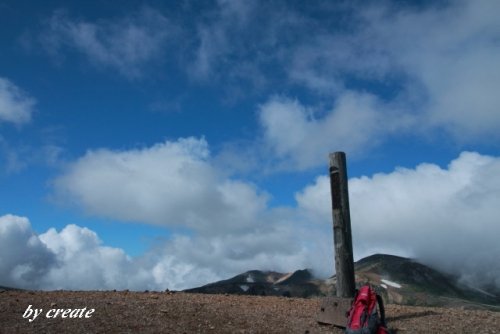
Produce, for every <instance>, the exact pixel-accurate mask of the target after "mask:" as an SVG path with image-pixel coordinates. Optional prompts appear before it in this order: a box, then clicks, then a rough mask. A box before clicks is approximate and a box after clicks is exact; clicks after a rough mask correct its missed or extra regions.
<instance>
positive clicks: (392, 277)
mask: <svg viewBox="0 0 500 334" xmlns="http://www.w3.org/2000/svg"><path fill="white" fill-rule="evenodd" d="M355 272H356V284H357V285H358V286H360V285H363V284H366V283H369V284H371V285H372V286H373V287H374V288H375V289H376V290H377V291H378V293H380V294H381V295H382V296H383V297H384V300H385V301H386V303H393V304H400V305H419V306H443V307H449V306H452V307H462V308H474V309H492V310H498V311H500V292H499V291H495V290H493V291H488V292H487V291H482V290H480V289H474V288H471V287H468V286H465V285H463V284H460V283H459V282H458V280H457V278H456V277H453V276H450V275H447V274H444V273H442V272H440V271H438V270H436V269H433V268H430V267H428V266H425V265H423V264H421V263H419V262H417V261H415V260H412V259H408V258H403V257H399V256H393V255H384V254H376V255H372V256H369V257H366V258H364V259H361V260H359V261H358V262H356V263H355ZM335 283H336V279H335V276H333V277H332V278H329V279H326V280H321V279H317V278H314V277H313V275H312V273H311V272H310V271H309V270H307V269H304V270H298V271H296V272H293V273H287V274H283V273H277V272H272V271H258V270H252V271H248V272H245V273H242V274H240V275H237V276H235V277H232V278H230V279H227V280H223V281H218V282H214V283H210V284H207V285H205V286H202V287H198V288H194V289H189V290H186V292H197V293H212V294H213V293H215V294H238V295H266V296H288V297H304V298H306V297H314V296H327V295H332V294H335Z"/></svg>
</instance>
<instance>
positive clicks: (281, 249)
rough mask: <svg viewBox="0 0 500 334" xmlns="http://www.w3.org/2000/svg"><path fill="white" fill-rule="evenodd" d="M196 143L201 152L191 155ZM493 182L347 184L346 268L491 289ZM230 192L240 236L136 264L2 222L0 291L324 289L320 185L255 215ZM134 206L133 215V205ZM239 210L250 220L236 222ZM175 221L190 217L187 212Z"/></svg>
mask: <svg viewBox="0 0 500 334" xmlns="http://www.w3.org/2000/svg"><path fill="white" fill-rule="evenodd" d="M195 143H198V144H200V141H197V140H194V142H192V143H191V144H195ZM171 145H174V146H175V145H179V143H171ZM202 146H203V145H202ZM177 148H180V147H177ZM145 152H147V150H146V151H145ZM108 153H109V152H108ZM121 158H122V160H123V156H121ZM125 160H126V159H125ZM95 166H96V165H89V166H88V167H89V168H94V167H95ZM122 168H123V166H122ZM118 170H119V169H117V171H118ZM148 172H149V170H148V169H144V170H143V173H144V174H147V173H148ZM499 174H500V158H497V157H489V156H484V155H480V154H478V153H471V152H464V153H462V154H461V155H460V156H459V157H458V158H457V159H455V160H453V161H451V162H450V164H449V166H448V167H447V168H440V167H439V166H436V165H433V164H425V163H424V164H420V165H418V166H417V167H416V168H414V169H403V168H398V169H396V170H395V171H394V172H392V173H388V174H375V175H373V176H371V177H360V178H352V179H350V180H349V182H350V183H349V188H350V200H351V201H350V205H351V219H352V228H353V237H354V240H353V241H354V248H355V257H356V258H358V259H359V258H361V257H363V256H367V255H370V254H373V253H375V252H389V253H392V254H399V255H403V256H415V257H417V258H419V259H421V260H422V261H423V262H424V263H428V264H431V265H435V266H437V267H438V268H442V269H445V270H448V271H450V272H452V273H456V274H460V275H462V278H464V279H465V280H467V281H468V282H472V283H475V284H483V283H484V284H487V283H494V284H496V285H497V286H500V281H499V280H498V277H500V267H499V266H498V261H497V254H499V253H500V248H499V247H500V246H499V245H498V242H497V240H496V239H497V236H498V235H499V233H500V230H499V229H500V226H499V225H498V219H497V217H498V216H499V214H500V212H499V209H498V205H497V203H498V201H499V200H500V182H499V181H498V180H500V178H499V177H498V176H499ZM153 175H154V171H153ZM133 179H135V180H140V179H141V176H140V175H139V174H137V175H134V177H133ZM87 181H89V180H88V179H87ZM193 181H196V179H193ZM89 182H90V181H89ZM123 182H126V181H125V179H123ZM158 182H159V183H161V182H162V180H158ZM93 184H94V185H96V183H93ZM230 188H231V189H227V191H228V192H227V195H228V196H230V197H231V200H230V201H232V202H237V201H238V200H239V199H245V200H243V201H242V203H243V204H244V205H243V206H240V205H239V204H234V203H233V204H227V205H233V206H234V207H237V208H239V209H241V213H240V214H238V211H237V210H232V211H231V210H230V212H231V215H224V216H223V218H224V217H225V218H226V219H229V220H230V221H231V223H232V224H234V225H239V224H242V226H239V228H237V227H235V226H232V227H231V228H226V226H228V222H227V221H226V222H223V224H221V222H219V221H211V222H207V223H206V224H208V226H211V228H212V231H210V232H209V233H207V232H206V230H205V227H203V228H201V229H200V228H198V227H197V226H194V225H186V227H187V233H177V232H175V230H174V231H173V234H172V235H171V237H170V238H169V239H168V240H167V241H166V242H165V243H163V244H162V245H159V246H158V247H155V248H153V249H151V250H150V251H148V252H147V253H145V254H144V255H141V256H140V257H138V258H131V257H129V256H127V254H126V253H125V252H124V251H123V250H122V249H119V248H112V247H107V246H105V245H102V242H101V241H100V240H99V237H98V236H97V235H96V233H95V232H93V231H91V230H89V229H87V228H82V227H78V226H75V225H68V226H66V227H65V228H64V229H63V230H62V231H59V232H58V231H56V230H54V229H49V230H48V231H47V232H45V233H43V234H41V235H39V236H37V235H36V234H35V233H34V232H33V231H32V230H31V226H30V223H29V221H28V220H27V219H26V218H22V217H16V216H12V215H7V216H3V217H0V251H1V252H0V260H1V261H0V277H1V278H2V279H1V281H0V285H16V286H22V287H28V288H29V287H31V288H33V287H34V288H43V289H59V288H66V289H134V290H142V289H150V290H151V289H156V290H163V289H165V288H170V289H182V288H188V287H193V286H198V285H201V284H205V283H208V282H211V281H214V280H218V279H223V278H228V277H230V276H231V275H235V274H238V273H240V272H243V271H246V270H250V269H262V270H266V269H267V270H278V271H283V272H287V271H292V270H296V269H299V268H312V269H314V270H315V271H316V273H318V274H319V275H321V276H323V277H326V276H327V275H329V274H331V273H332V269H333V259H332V258H333V236H332V230H331V225H332V223H331V211H330V210H331V203H330V193H329V181H328V178H327V177H326V176H319V177H318V178H317V179H316V181H315V182H314V184H311V185H309V186H308V187H306V188H304V189H303V190H302V191H301V192H299V193H297V194H296V200H297V205H296V207H288V208H286V207H284V208H269V207H268V206H266V205H264V204H258V205H257V206H252V203H253V202H252V200H249V201H247V200H248V199H251V198H252V197H255V196H256V195H255V193H252V190H251V189H252V188H251V187H248V186H247V185H245V184H239V183H234V184H233V183H230ZM114 190H115V194H119V193H121V192H123V189H121V188H120V187H118V188H114ZM95 191H96V192H97V193H99V192H100V191H101V190H100V189H96V190H95ZM153 191H154V188H153ZM248 192H250V195H249V194H247V193H248ZM131 193H132V194H133V192H131ZM88 195H89V196H91V194H88ZM231 195H232V196H231ZM99 196H100V195H99V194H98V197H99ZM101 198H102V197H101ZM131 199H132V200H131V202H130V203H133V202H134V200H133V199H134V195H132V196H131ZM257 199H258V197H257ZM166 200H167V201H168V197H167V198H166ZM104 201H105V202H106V203H104V204H103V205H113V203H112V202H110V199H107V200H106V199H105V198H104ZM132 205H133V204H132ZM186 205H187V204H186ZM246 205H249V208H248V209H247V211H244V210H243V209H244V206H246ZM253 205H255V204H253ZM134 208H135V209H136V210H138V211H139V212H138V213H136V216H137V217H139V215H140V214H141V213H142V214H143V215H144V217H145V219H147V218H148V217H150V216H149V215H148V214H147V212H146V211H147V210H146V209H144V208H141V207H137V206H135V207H134ZM229 208H230V206H229ZM179 210H187V212H192V211H193V210H194V212H197V211H196V210H198V209H196V208H194V205H192V206H190V207H188V206H186V207H179ZM203 210H205V209H202V211H203ZM110 212H113V211H110ZM108 214H109V213H108ZM167 215H168V212H167ZM178 215H179V216H182V215H183V214H178ZM109 217H112V218H114V219H120V217H117V216H109ZM166 218H168V216H166ZM210 219H218V217H217V216H215V218H214V216H211V217H210ZM166 221H168V219H166ZM248 221H251V223H248ZM145 222H147V221H145Z"/></svg>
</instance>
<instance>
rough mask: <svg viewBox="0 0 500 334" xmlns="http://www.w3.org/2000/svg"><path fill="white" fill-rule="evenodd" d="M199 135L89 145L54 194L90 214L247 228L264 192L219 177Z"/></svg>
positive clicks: (207, 229) (210, 228)
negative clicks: (144, 143)
mask: <svg viewBox="0 0 500 334" xmlns="http://www.w3.org/2000/svg"><path fill="white" fill-rule="evenodd" d="M208 160H209V151H208V145H207V143H206V142H205V140H203V139H195V138H187V139H179V140H178V141H175V142H170V141H166V142H165V143H162V144H157V145H154V146H152V147H150V148H144V149H137V150H130V151H122V152H119V151H109V150H105V149H103V150H98V151H89V152H87V154H86V155H85V156H83V157H82V158H80V159H78V160H77V161H76V162H74V163H72V164H70V165H69V166H68V168H67V169H66V172H65V173H64V174H63V175H61V176H60V177H59V178H57V179H56V180H55V181H54V186H55V190H56V196H57V197H58V198H59V199H67V198H69V199H70V200H72V201H73V202H74V203H75V204H77V205H78V206H80V207H82V208H83V209H84V210H85V211H86V212H88V213H90V214H94V215H99V216H104V217H109V218H113V219H119V220H123V221H138V222H145V223H149V224H156V225H163V226H170V227H176V226H177V227H179V226H183V227H188V228H192V229H195V230H197V231H203V232H204V233H209V234H210V233H214V232H220V231H221V230H223V229H224V230H229V231H230V230H237V229H245V228H248V227H249V226H250V225H252V224H253V223H254V220H255V219H257V218H258V213H259V212H260V211H261V210H262V209H263V208H265V206H266V202H267V195H266V194H263V193H259V192H258V191H257V189H256V188H255V187H254V186H253V185H251V184H248V183H243V182H241V181H237V180H231V179H226V178H223V177H222V176H221V175H219V173H218V171H217V170H216V169H214V168H213V167H212V166H211V164H210V162H209V161H208Z"/></svg>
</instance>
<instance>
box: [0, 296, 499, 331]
mask: <svg viewBox="0 0 500 334" xmlns="http://www.w3.org/2000/svg"><path fill="white" fill-rule="evenodd" d="M29 305H31V308H32V309H42V311H41V312H40V315H39V316H38V317H37V318H35V319H34V320H33V321H32V322H30V321H29V319H28V318H23V314H25V313H26V315H27V312H26V309H27V308H28V306H29ZM319 305H320V299H300V298H284V297H257V296H235V295H203V294H188V293H172V292H126V291H124V292H71V291H54V292H33V291H1V292H0V333H9V334H10V333H302V334H304V333H342V329H340V328H334V327H331V326H325V325H319V324H318V323H317V322H316V315H317V313H318V311H319ZM83 308H85V310H82V309H83ZM51 309H54V310H56V311H52V312H50V313H49V316H52V315H54V314H55V313H56V312H57V310H58V309H61V310H67V309H71V310H72V311H74V312H71V311H67V313H66V314H67V315H71V314H73V316H76V318H64V319H63V318H61V317H60V314H59V315H58V317H57V318H55V319H54V318H47V317H46V316H47V312H48V311H49V310H51ZM77 309H79V310H82V311H76V310H77ZM91 309H95V311H94V312H93V313H88V314H87V313H86V312H88V311H89V310H91ZM61 312H63V311H61ZM33 313H34V311H33ZM85 314H87V315H88V316H89V318H85ZM386 315H387V318H388V319H387V320H388V323H389V327H390V328H392V330H393V333H445V332H447V333H500V312H491V311H473V310H462V309H442V308H423V307H410V306H397V305H387V306H386ZM80 317H81V318H80ZM31 319H33V315H31Z"/></svg>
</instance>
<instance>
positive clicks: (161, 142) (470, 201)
mask: <svg viewBox="0 0 500 334" xmlns="http://www.w3.org/2000/svg"><path fill="white" fill-rule="evenodd" d="M499 9H500V8H498V4H496V3H495V2H494V1H475V2H467V1H440V2H434V1H433V2H426V1H418V2H411V1H407V2H401V1H382V2H375V1H373V2H362V1H359V2H357V1H354V2H351V1H349V2H347V1H346V2H328V1H326V2H322V1H317V2H314V3H309V2H307V3H305V2H301V1H287V2H284V1H272V2H267V1H265V2H261V1H253V2H246V1H223V0H221V1H206V2H197V1H178V2H173V1H172V2H161V1H145V2H135V1H134V2H132V1H128V2H121V3H120V6H117V5H116V3H113V2H102V1H85V2H83V1H82V2H68V1H45V2H43V3H41V2H35V1H1V0H0V43H1V52H0V241H2V243H1V244H2V246H0V250H1V252H0V259H2V260H3V262H1V263H2V264H0V273H2V275H1V276H2V277H4V278H3V281H0V285H16V286H21V287H28V288H42V289H58V288H73V289H114V288H130V289H145V288H149V289H165V288H167V287H169V288H176V289H177V288H187V287H193V286H195V285H199V284H204V283H208V282H210V281H212V280H215V279H221V278H226V277H228V276H230V275H234V274H237V273H239V272H242V271H246V270H250V269H271V270H278V271H291V270H295V269H299V268H305V267H308V268H312V269H313V270H314V271H315V272H316V273H317V274H318V275H320V276H327V275H330V274H331V273H332V271H333V268H332V266H333V265H332V261H333V260H332V256H333V254H332V238H333V237H332V235H331V217H330V213H329V207H330V204H329V193H328V189H327V183H328V180H327V179H326V177H325V175H326V173H325V172H326V170H327V165H326V164H327V156H328V153H329V152H334V151H345V152H346V153H347V155H348V173H349V177H350V178H351V179H350V184H351V194H350V197H351V209H352V213H351V216H352V220H353V230H354V244H355V246H354V247H355V257H356V258H360V257H362V256H366V255H369V254H371V253H374V252H392V253H395V254H399V255H404V256H414V257H417V258H419V259H421V260H422V261H424V262H426V263H429V264H432V265H436V266H440V267H442V268H443V269H445V270H448V271H450V272H453V273H456V274H458V275H460V276H461V277H462V278H463V279H464V280H465V281H467V282H469V283H471V282H472V283H474V284H477V285H481V284H486V283H494V284H499V285H500V282H499V281H498V277H500V275H499V274H500V267H499V266H498V263H497V261H496V260H495V259H496V258H497V256H492V255H488V254H492V253H493V254H496V255H498V254H500V248H499V246H498V245H497V242H496V241H495V240H494V238H492V232H500V226H499V221H498V218H497V217H498V216H499V214H500V212H499V209H498V208H497V207H499V206H498V202H499V200H500V184H499V176H500V144H499V143H500V141H499V139H500V135H499V133H500V97H499V96H500V95H499V94H498V87H500V43H499V40H500V24H499V23H498V19H497V17H496V15H495V13H498V10H499ZM471 221H473V222H474V224H475V226H476V228H475V229H474V230H473V231H472V230H471V228H470V224H471ZM429 230H432V231H433V232H432V233H431V235H429V233H430V232H429ZM466 237H468V238H470V240H468V244H470V246H467V247H465V246H463V244H457V240H462V239H463V240H465V239H466ZM459 245H460V247H459ZM483 248H484V249H483ZM486 249H489V251H486ZM471 253H473V255H471ZM464 261H465V263H466V264H467V265H465V266H464V265H463V263H464ZM485 268H488V270H486V269H485ZM485 270H486V271H485ZM121 277H127V279H125V280H121V279H120V278H121Z"/></svg>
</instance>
